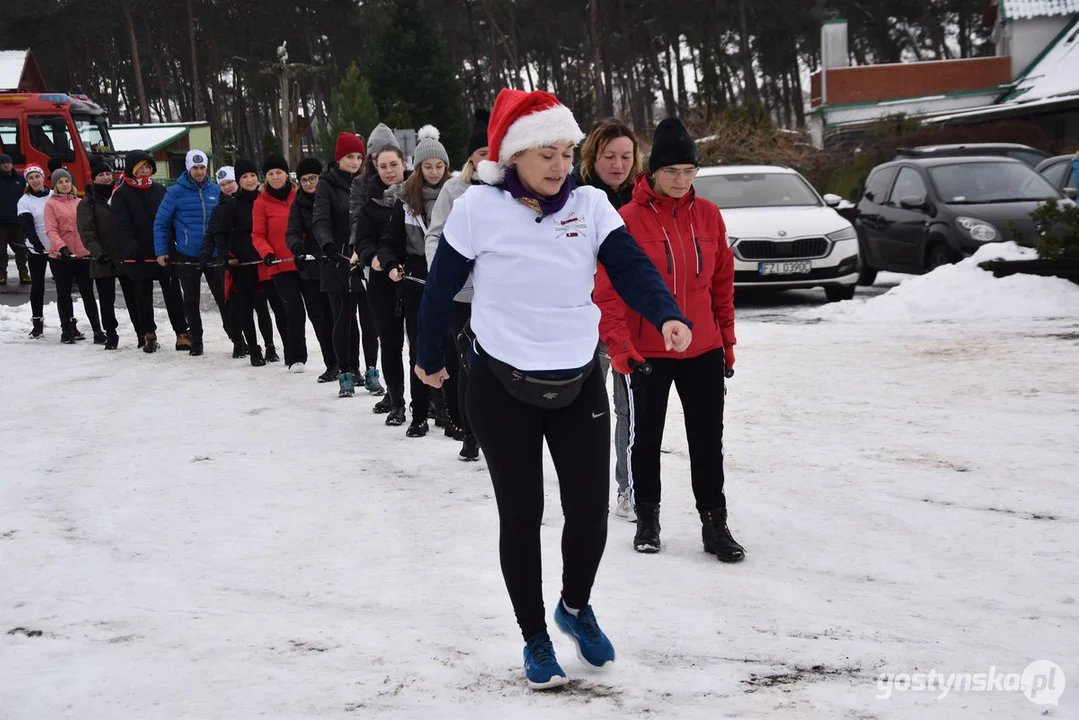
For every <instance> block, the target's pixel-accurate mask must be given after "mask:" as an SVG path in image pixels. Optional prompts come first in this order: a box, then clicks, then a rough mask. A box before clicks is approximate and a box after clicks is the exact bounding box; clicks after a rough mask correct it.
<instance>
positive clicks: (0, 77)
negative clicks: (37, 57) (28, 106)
mask: <svg viewBox="0 0 1079 720" xmlns="http://www.w3.org/2000/svg"><path fill="white" fill-rule="evenodd" d="M46 90H47V88H46V87H45V80H44V78H43V77H42V76H41V70H40V69H38V66H37V63H36V62H35V61H34V56H33V54H32V53H31V52H30V51H29V50H0V92H46Z"/></svg>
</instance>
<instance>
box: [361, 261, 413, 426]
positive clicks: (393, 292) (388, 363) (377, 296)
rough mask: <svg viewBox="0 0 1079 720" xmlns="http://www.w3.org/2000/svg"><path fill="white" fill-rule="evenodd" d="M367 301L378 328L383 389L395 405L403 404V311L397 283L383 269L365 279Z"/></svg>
mask: <svg viewBox="0 0 1079 720" xmlns="http://www.w3.org/2000/svg"><path fill="white" fill-rule="evenodd" d="M402 282H404V281H403V280H402ZM367 300H368V302H370V303H371V315H372V316H373V317H374V319H375V327H376V328H378V343H379V345H381V346H382V374H383V376H384V377H385V378H386V392H387V394H389V396H390V399H391V400H392V402H393V404H394V405H403V404H404V402H405V364H404V358H403V353H404V348H405V314H404V304H403V301H402V299H401V296H400V294H399V292H398V288H397V283H395V282H393V281H392V280H390V278H389V277H388V276H387V275H386V273H384V272H372V273H371V279H370V280H369V281H368V282H367Z"/></svg>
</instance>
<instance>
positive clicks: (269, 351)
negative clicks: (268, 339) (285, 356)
mask: <svg viewBox="0 0 1079 720" xmlns="http://www.w3.org/2000/svg"><path fill="white" fill-rule="evenodd" d="M266 362H268V363H271V362H281V356H280V355H278V354H277V348H275V347H274V346H273V345H267V346H266Z"/></svg>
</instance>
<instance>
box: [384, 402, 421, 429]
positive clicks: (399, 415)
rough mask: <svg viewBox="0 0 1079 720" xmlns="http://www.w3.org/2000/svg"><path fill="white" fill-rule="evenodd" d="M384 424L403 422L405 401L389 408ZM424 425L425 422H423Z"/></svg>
mask: <svg viewBox="0 0 1079 720" xmlns="http://www.w3.org/2000/svg"><path fill="white" fill-rule="evenodd" d="M386 424H387V425H390V426H397V425H404V424H405V403H404V402H403V401H402V402H401V403H400V404H394V405H393V406H392V407H391V408H390V414H389V415H387V416H386ZM424 424H425V425H426V422H425V423H424Z"/></svg>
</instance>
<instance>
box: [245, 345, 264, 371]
mask: <svg viewBox="0 0 1079 720" xmlns="http://www.w3.org/2000/svg"><path fill="white" fill-rule="evenodd" d="M247 349H248V352H249V353H250V356H251V367H262V366H264V365H265V364H266V358H264V357H262V348H260V347H259V346H258V345H251V346H249V347H248V348H247Z"/></svg>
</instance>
